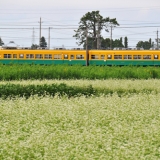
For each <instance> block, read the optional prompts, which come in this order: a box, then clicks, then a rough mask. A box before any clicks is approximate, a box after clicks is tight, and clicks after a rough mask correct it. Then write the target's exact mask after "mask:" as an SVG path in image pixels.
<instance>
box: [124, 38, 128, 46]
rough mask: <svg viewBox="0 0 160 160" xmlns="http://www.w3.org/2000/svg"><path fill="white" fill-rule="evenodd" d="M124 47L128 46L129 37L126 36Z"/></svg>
mask: <svg viewBox="0 0 160 160" xmlns="http://www.w3.org/2000/svg"><path fill="white" fill-rule="evenodd" d="M124 47H125V48H128V38H127V37H124Z"/></svg>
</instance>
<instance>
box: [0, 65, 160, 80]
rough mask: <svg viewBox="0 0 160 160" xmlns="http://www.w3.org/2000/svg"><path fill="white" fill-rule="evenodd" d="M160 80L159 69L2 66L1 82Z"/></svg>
mask: <svg viewBox="0 0 160 160" xmlns="http://www.w3.org/2000/svg"><path fill="white" fill-rule="evenodd" d="M110 78H112V79H115V78H116V79H150V78H157V79H160V69H159V67H135V66H124V67H118V66H117V67H116V66H112V67H108V66H88V67H85V66H78V65H75V66H68V65H50V66H45V65H44V66H41V65H0V80H21V79H24V80H27V79H32V80H33V79H90V80H93V79H110Z"/></svg>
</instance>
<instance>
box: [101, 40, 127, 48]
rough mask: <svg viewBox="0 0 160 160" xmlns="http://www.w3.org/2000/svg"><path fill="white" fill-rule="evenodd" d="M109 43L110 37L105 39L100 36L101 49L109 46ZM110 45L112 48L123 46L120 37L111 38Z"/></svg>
mask: <svg viewBox="0 0 160 160" xmlns="http://www.w3.org/2000/svg"><path fill="white" fill-rule="evenodd" d="M110 44H111V40H110V38H106V39H103V38H102V40H101V48H102V49H108V48H110ZM112 47H113V48H117V47H119V48H122V47H124V45H123V43H122V38H120V39H115V40H113V39H112Z"/></svg>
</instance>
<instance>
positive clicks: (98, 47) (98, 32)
mask: <svg viewBox="0 0 160 160" xmlns="http://www.w3.org/2000/svg"><path fill="white" fill-rule="evenodd" d="M97 27H98V30H97V49H100V23H99V17H98V25H97Z"/></svg>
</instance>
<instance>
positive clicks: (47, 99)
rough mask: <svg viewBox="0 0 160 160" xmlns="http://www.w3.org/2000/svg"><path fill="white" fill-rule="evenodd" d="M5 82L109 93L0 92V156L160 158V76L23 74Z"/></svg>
mask: <svg viewBox="0 0 160 160" xmlns="http://www.w3.org/2000/svg"><path fill="white" fill-rule="evenodd" d="M8 83H10V84H20V85H22V86H25V85H43V84H48V85H49V84H53V83H54V84H60V83H64V84H66V85H68V86H73V87H76V86H79V87H85V86H88V85H92V87H93V89H104V90H105V89H110V90H112V94H103V93H102V94H99V95H98V96H95V95H90V96H84V95H79V96H73V97H68V96H67V95H63V96H59V95H58V93H57V95H55V96H50V95H45V96H38V95H32V96H30V97H29V98H25V97H19V96H17V97H14V98H13V97H8V98H5V99H4V98H1V99H0V125H1V128H0V146H1V147H0V159H2V160H3V159H4V160H10V159H16V160H24V159H28V160H30V159H37V160H41V159H45V160H49V159H64V160H66V159H67V160H68V159H75V160H76V159H77V160H79V159H82V160H84V159H86V160H92V159H97V160H99V159H100V160H103V159H104V160H106V159H111V160H113V159H114V160H116V159H117V160H119V159H126V160H128V159H130V160H136V159H142V160H147V159H148V160H158V159H160V87H159V86H160V81H159V80H154V79H150V80H111V79H110V80H43V81H39V80H34V81H32V80H27V81H10V82H8V81H2V82H0V85H5V84H8ZM131 89H132V90H134V91H135V92H134V93H131V92H129V90H131ZM117 90H123V93H125V94H121V95H119V94H117Z"/></svg>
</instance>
